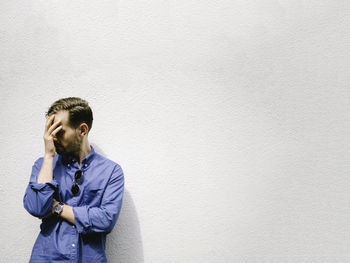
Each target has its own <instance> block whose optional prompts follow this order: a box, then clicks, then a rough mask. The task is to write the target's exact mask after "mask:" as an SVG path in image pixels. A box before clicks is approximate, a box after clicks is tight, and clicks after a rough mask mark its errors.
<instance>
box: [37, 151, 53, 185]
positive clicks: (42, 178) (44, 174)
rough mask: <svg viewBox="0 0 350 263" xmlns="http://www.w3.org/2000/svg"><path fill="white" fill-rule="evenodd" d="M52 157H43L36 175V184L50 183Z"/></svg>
mask: <svg viewBox="0 0 350 263" xmlns="http://www.w3.org/2000/svg"><path fill="white" fill-rule="evenodd" d="M52 173H53V156H50V155H45V156H44V160H43V163H42V165H41V169H40V172H39V175H38V183H39V184H44V183H47V182H50V181H52V178H53V175H52Z"/></svg>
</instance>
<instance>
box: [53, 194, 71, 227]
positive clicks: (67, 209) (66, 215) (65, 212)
mask: <svg viewBox="0 0 350 263" xmlns="http://www.w3.org/2000/svg"><path fill="white" fill-rule="evenodd" d="M56 204H58V201H56V200H55V199H53V202H52V212H51V214H53V213H54V207H55V206H56ZM60 217H61V218H63V219H64V220H66V221H68V222H70V223H71V224H73V225H75V220H74V213H73V207H72V206H69V205H66V204H64V205H63V209H62V212H61V214H60Z"/></svg>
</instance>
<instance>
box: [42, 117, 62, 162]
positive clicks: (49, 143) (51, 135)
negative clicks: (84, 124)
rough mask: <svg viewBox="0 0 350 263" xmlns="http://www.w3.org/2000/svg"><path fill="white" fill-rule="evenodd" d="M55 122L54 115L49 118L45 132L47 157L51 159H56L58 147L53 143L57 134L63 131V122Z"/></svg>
mask: <svg viewBox="0 0 350 263" xmlns="http://www.w3.org/2000/svg"><path fill="white" fill-rule="evenodd" d="M54 120H55V115H54V114H52V115H51V116H50V117H48V118H47V120H46V124H45V132H44V143H45V155H47V156H51V157H54V156H55V154H56V147H55V144H54V143H53V142H54V139H56V133H57V132H59V131H60V130H61V129H62V125H59V124H61V121H57V122H55V123H53V122H54Z"/></svg>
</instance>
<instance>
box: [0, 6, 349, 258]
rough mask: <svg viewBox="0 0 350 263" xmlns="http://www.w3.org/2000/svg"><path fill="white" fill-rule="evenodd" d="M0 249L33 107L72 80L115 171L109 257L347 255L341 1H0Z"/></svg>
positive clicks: (27, 155) (39, 117)
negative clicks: (116, 201)
mask: <svg viewBox="0 0 350 263" xmlns="http://www.w3.org/2000/svg"><path fill="white" fill-rule="evenodd" d="M0 10H1V16H0V48H1V49H0V87H1V97H0V117H1V122H0V125H1V126H0V138H1V142H0V146H1V147H0V149H1V156H0V158H1V159H0V165H1V169H0V176H1V183H0V207H1V216H0V223H1V225H0V229H1V230H0V233H1V235H0V236H1V237H0V242H1V243H0V253H1V254H0V255H1V256H0V261H1V262H10V261H11V262H28V259H29V256H30V252H31V249H32V246H33V244H34V241H35V238H36V236H37V234H38V232H39V224H40V220H38V219H36V218H34V217H32V216H30V215H29V214H28V213H27V212H26V211H25V209H24V208H23V203H22V199H23V195H24V191H25V188H26V186H27V183H28V180H29V176H30V172H31V166H32V164H33V162H34V161H35V160H36V158H38V157H39V156H42V154H43V152H44V144H43V139H42V135H43V131H44V121H45V118H44V112H45V111H46V110H47V109H48V107H49V105H50V104H51V103H52V102H53V101H55V100H56V99H59V98H62V97H68V96H80V97H82V98H84V99H86V100H88V101H89V102H90V104H91V106H92V109H93V111H94V117H95V120H94V126H93V128H92V131H91V134H90V142H91V143H92V144H93V145H94V146H95V147H96V149H97V151H98V152H100V153H101V154H103V155H105V156H106V157H108V158H110V159H112V160H114V161H116V162H118V163H119V164H120V165H121V166H122V167H123V170H124V172H125V180H126V188H125V199H124V206H123V209H122V212H121V215H120V218H119V221H118V223H117V225H116V227H115V229H114V231H113V232H112V233H111V234H110V235H109V237H108V240H107V242H108V244H107V251H106V252H107V254H108V258H109V262H111V263H115V262H122V263H128V262H130V263H141V262H142V263H143V262H145V263H158V262H159V263H164V262H165V263H180V262H181V263H192V262H201V263H213V262H215V263H216V262H218V263H222V262H247V263H261V262H268V263H274V262H276V263H280V262H283V263H286V262H290V263H296V262H307V263H310V262H324V263H329V262H349V261H350V253H349V247H350V223H349V222H350V206H349V200H350V191H349V187H350V181H349V174H350V162H349V156H350V147H349V145H350V140H349V132H350V114H349V113H350V112H349V110H350V106H349V105H350V104H349V102H350V101H349V99H350V90H349V80H350V78H349V76H350V75H349V70H350V62H349V61H350V60H349V59H350V57H349V55H350V52H349V45H350V37H349V23H350V16H349V11H350V9H349V3H348V2H346V1H335V0H324V1H322V0H321V1H319V0H308V1H302V0H290V1H286V0H280V1H276V0H255V1H254V0H237V1H203V0H202V1H191V0H177V1H67V0H61V1H18V0H3V1H1V2H0Z"/></svg>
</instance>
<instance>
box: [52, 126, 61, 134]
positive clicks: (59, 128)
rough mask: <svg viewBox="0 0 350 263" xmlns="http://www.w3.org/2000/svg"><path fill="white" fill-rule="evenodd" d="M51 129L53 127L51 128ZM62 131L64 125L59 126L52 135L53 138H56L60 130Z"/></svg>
mask: <svg viewBox="0 0 350 263" xmlns="http://www.w3.org/2000/svg"><path fill="white" fill-rule="evenodd" d="M51 127H53V126H51ZM61 129H62V125H60V126H58V127H57V128H56V129H55V130H54V131H53V132H52V133H51V135H52V136H53V137H56V133H57V132H59V130H61Z"/></svg>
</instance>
